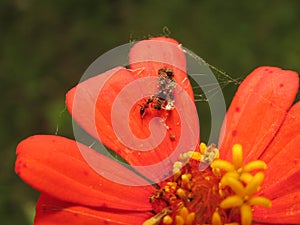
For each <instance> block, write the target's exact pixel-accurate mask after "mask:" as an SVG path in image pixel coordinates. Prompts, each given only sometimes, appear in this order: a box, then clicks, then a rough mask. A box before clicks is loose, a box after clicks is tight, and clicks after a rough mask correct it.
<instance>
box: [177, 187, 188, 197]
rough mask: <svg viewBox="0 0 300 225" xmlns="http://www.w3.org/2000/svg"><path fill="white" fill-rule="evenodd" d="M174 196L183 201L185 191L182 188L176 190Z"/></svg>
mask: <svg viewBox="0 0 300 225" xmlns="http://www.w3.org/2000/svg"><path fill="white" fill-rule="evenodd" d="M176 194H177V195H178V196H179V198H181V199H183V198H185V197H186V194H185V191H184V190H183V189H182V188H178V189H177V191H176Z"/></svg>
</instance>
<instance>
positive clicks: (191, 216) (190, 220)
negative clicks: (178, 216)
mask: <svg viewBox="0 0 300 225" xmlns="http://www.w3.org/2000/svg"><path fill="white" fill-rule="evenodd" d="M195 217H196V213H194V212H191V213H189V215H188V216H187V217H186V220H185V224H186V225H192V224H193V222H194V220H195Z"/></svg>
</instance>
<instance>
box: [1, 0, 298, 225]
mask: <svg viewBox="0 0 300 225" xmlns="http://www.w3.org/2000/svg"><path fill="white" fill-rule="evenodd" d="M299 12H300V2H299V1H297V0H295V1H265V0H264V1H251V2H250V1H237V0H236V1H233V0H228V1H208V0H206V1H196V0H186V1H183V0H182V1H179V0H174V1H155V0H151V1H150V0H144V1H137V0H136V1H126V0H125V1H117V0H111V1H109V0H106V1H105V0H98V1H96V0H87V1H86V0H77V1H58V0H44V1H38V0H2V1H0V45H1V46H0V76H1V77H0V87H1V95H0V100H1V104H2V106H1V111H0V113H1V114H0V123H1V126H0V127H1V130H0V140H1V163H0V179H1V181H0V185H1V186H0V221H1V222H0V223H1V224H21V225H29V224H32V219H33V214H34V204H35V201H36V199H37V196H38V193H37V192H35V191H33V190H32V189H31V188H30V187H28V186H27V185H26V184H24V183H23V182H22V181H21V180H20V179H19V178H18V177H17V176H16V175H15V174H14V169H13V168H14V160H15V148H16V145H17V143H18V142H19V141H21V140H22V139H24V138H26V137H28V136H30V135H33V134H37V133H47V134H54V133H55V132H56V131H57V129H58V134H60V135H64V136H68V137H72V127H71V120H70V117H69V115H68V113H67V112H66V110H65V105H64V95H65V93H66V91H67V90H68V89H70V88H71V87H73V86H74V85H76V83H77V82H78V81H79V79H80V77H81V76H82V74H83V73H84V71H85V69H86V68H87V67H88V65H89V64H90V63H91V62H93V61H94V60H95V59H96V58H97V57H98V56H100V55H101V54H103V53H104V52H106V51H108V50H110V49H112V48H114V47H116V46H118V45H120V44H125V43H127V42H129V41H130V40H139V39H143V38H147V37H149V36H158V35H162V34H166V33H168V32H169V31H170V36H171V37H173V38H176V39H177V40H179V41H180V42H181V43H183V45H184V46H185V47H187V48H189V49H191V50H192V51H194V52H195V53H197V54H198V55H200V56H201V57H202V58H204V59H205V60H206V61H207V62H208V63H210V64H212V65H214V66H216V67H218V68H220V69H222V70H224V71H226V72H227V73H228V74H230V76H231V77H233V78H239V79H242V78H243V77H244V76H245V75H246V74H247V73H249V72H250V71H251V70H253V69H254V68H255V67H257V66H260V65H277V66H279V67H282V68H286V69H293V70H296V71H299V70H300V64H299V61H300V44H299V42H300V13H299ZM164 27H167V28H168V30H169V31H167V29H164ZM235 89H236V85H228V86H227V87H224V91H226V96H227V103H228V102H230V99H231V98H232V95H233V92H234V91H235ZM200 104H201V103H200Z"/></svg>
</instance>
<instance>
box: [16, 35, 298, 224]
mask: <svg viewBox="0 0 300 225" xmlns="http://www.w3.org/2000/svg"><path fill="white" fill-rule="evenodd" d="M129 58H130V68H129V69H125V68H123V67H119V68H115V69H112V70H110V71H108V72H106V73H104V74H102V75H101V76H96V77H93V78H90V79H88V80H86V81H84V82H82V83H80V84H78V86H77V87H75V88H73V89H71V90H70V91H69V92H68V94H67V101H66V102H67V107H68V109H69V111H70V113H71V114H72V116H73V118H74V119H75V120H76V121H77V122H78V124H79V125H81V126H82V127H83V128H84V129H85V130H86V131H87V132H88V133H89V134H90V135H91V136H93V137H95V138H99V139H100V140H101V142H102V143H103V144H104V145H106V146H107V147H109V148H110V149H112V150H113V151H115V152H116V153H118V154H119V155H120V156H121V157H123V158H124V159H125V160H126V161H127V162H128V163H129V164H130V165H131V166H132V167H133V168H134V169H135V171H133V170H132V169H131V168H130V167H129V166H123V165H121V164H119V163H117V162H116V161H114V160H113V159H111V158H108V157H107V156H104V155H101V154H98V153H97V152H95V151H94V150H92V149H91V148H90V147H88V146H85V145H84V144H81V143H79V142H76V141H74V140H70V139H67V138H64V137H60V136H55V135H36V136H32V137H29V138H27V139H25V140H24V141H22V142H21V143H20V144H19V145H18V147H17V160H16V167H15V170H16V173H17V174H18V175H19V176H20V177H21V178H22V179H23V180H24V181H25V182H27V183H28V184H29V185H31V186H32V187H33V188H35V189H37V190H38V191H40V192H41V195H40V198H39V200H38V203H37V206H36V217H35V224H38V225H42V224H45V225H49V224H72V225H79V224H88V225H93V224H95V225H96V224H97V225H99V224H144V225H155V224H176V225H184V224H186V225H192V224H213V225H219V224H243V225H246V224H251V223H253V224H263V223H267V224H299V223H300V219H299V216H300V182H299V179H300V177H299V175H300V174H299V173H300V169H299V166H300V164H299V160H300V151H299V145H300V118H299V117H300V116H299V115H300V104H299V103H296V104H294V105H293V106H292V104H293V101H294V99H295V96H296V93H297V91H298V85H299V81H298V75H297V73H295V72H293V71H285V70H281V69H279V68H275V67H260V68H258V69H256V70H254V71H253V72H252V73H251V74H249V75H248V76H247V78H246V79H245V80H244V81H243V82H242V83H241V85H240V87H239V89H238V91H237V93H236V95H235V97H234V99H233V101H232V103H231V106H230V108H229V110H228V113H227V115H226V120H225V122H224V124H223V127H222V131H221V135H220V141H219V143H218V149H219V150H218V149H217V148H216V146H215V145H214V144H211V145H209V146H206V144H204V143H201V144H199V145H197V143H198V140H199V131H198V130H197V129H198V127H197V125H195V124H197V123H198V121H197V118H195V116H194V114H193V113H194V110H195V108H194V106H193V105H192V106H191V105H190V104H186V103H185V102H186V101H190V100H193V92H192V88H191V85H190V83H189V81H188V80H187V75H186V73H185V67H186V62H185V57H184V53H183V51H182V49H181V47H180V45H179V44H178V43H177V42H176V41H175V40H173V39H170V38H163V37H161V38H154V39H152V40H145V41H141V42H138V43H137V44H136V45H135V46H134V47H133V48H132V50H131V52H130V56H129ZM161 68H168V69H170V70H171V71H172V72H173V73H174V79H175V81H176V85H177V87H179V91H178V90H177V89H176V90H174V99H173V96H172V95H171V94H170V93H169V94H165V95H168V97H170V99H169V100H168V101H163V100H161V99H158V100H157V101H158V102H156V100H155V99H154V98H151V97H148V98H143V99H137V102H134V104H135V106H133V107H131V108H130V109H126V110H128V114H125V115H124V113H126V110H123V108H120V107H124V108H126V106H127V105H131V106H132V101H133V100H132V98H131V97H128V98H127V99H123V102H122V103H123V104H122V105H118V104H116V105H114V101H115V99H116V98H117V97H118V96H119V95H120V93H121V92H122V91H123V90H124V87H125V86H126V85H128V84H130V83H132V82H134V81H136V80H138V79H140V78H147V77H150V78H151V76H152V78H153V77H156V79H157V76H158V74H157V73H158V71H159V70H160V69H161ZM171 75H172V74H171ZM103 80H105V81H106V82H105V84H104V86H103V87H99V85H98V86H97V84H101V83H104V82H103ZM153 87H154V89H155V88H157V87H156V84H154V85H153ZM177 87H176V88H177ZM97 88H98V89H99V88H100V89H101V91H100V92H99V93H98V92H97V91H95V90H97ZM152 90H153V89H152ZM135 91H136V92H139V91H140V90H135ZM78 93H79V94H78ZM128 93H130V92H127V94H128ZM181 93H186V94H181ZM172 94H173V93H172ZM154 97H157V96H154ZM187 97H188V98H187ZM149 99H150V100H149ZM173 100H174V101H175V108H174V110H173V109H172V110H169V109H167V108H166V107H167V106H168V103H170V102H172V101H173ZM159 101H161V102H159ZM127 103H128V104H127ZM160 106H161V107H162V108H161V109H159V107H160ZM143 107H144V108H143ZM142 108H143V109H144V110H141V109H142ZM181 109H183V110H182V111H183V112H181V111H180V110H181ZM114 110H117V112H118V113H117V115H113V116H111V115H112V114H113V111H114ZM144 113H145V114H144ZM182 115H184V117H183V116H182ZM114 116H124V117H125V118H126V117H128V118H129V120H128V121H129V123H130V124H129V128H130V129H131V131H132V133H133V134H134V135H135V136H136V137H138V138H140V139H147V138H149V136H150V137H151V135H155V133H154V134H153V133H151V131H153V130H155V131H157V132H160V130H161V129H164V130H165V133H164V136H163V138H162V139H161V140H160V141H161V142H160V144H159V145H157V146H156V145H155V143H152V142H151V143H150V144H149V145H148V148H149V147H151V146H154V147H153V149H151V150H147V151H145V150H143V151H138V150H136V149H134V148H129V147H128V146H125V145H124V139H127V138H128V136H125V138H124V137H123V139H122V137H121V138H120V137H118V136H117V135H116V134H115V125H116V124H114V122H115V121H114V120H113V118H115V117H114ZM155 116H158V117H161V118H162V119H161V120H159V121H156V123H157V124H158V125H155V124H154V125H153V123H154V122H155V121H154V122H153V121H152V122H151V123H152V125H151V123H150V120H151V119H152V118H153V117H155ZM149 123H150V126H149V127H148V124H149ZM155 126H157V127H155ZM184 126H187V127H188V128H190V129H189V131H187V135H188V136H189V137H190V138H189V139H187V140H189V141H185V142H181V141H180V140H181V137H182V136H183V135H186V134H183V133H182V129H183V127H184ZM121 127H124V126H123V125H122V126H121ZM159 135H161V133H159ZM156 138H157V137H156ZM191 139H192V141H190V140H191ZM149 140H153V139H151V138H150V139H149ZM131 144H132V145H133V146H134V144H135V143H131ZM143 145H147V143H143ZM177 145H183V146H184V147H185V148H186V152H179V153H178V152H177V151H174V149H176V146H177ZM194 149H196V150H195V151H191V150H194ZM174 152H175V153H176V154H174ZM177 153H178V154H177ZM203 163H204V164H203ZM205 163H206V164H207V165H209V164H210V163H211V165H210V166H208V167H207V168H202V169H201V170H200V169H199V168H201V166H203V165H205ZM153 164H155V165H156V166H155V167H150V168H152V169H151V170H148V168H149V167H148V166H151V165H153ZM166 168H167V169H166ZM96 171H97V172H96ZM162 171H167V172H168V171H171V172H172V173H171V174H162ZM100 174H101V175H100ZM110 176H112V177H113V180H111V179H109V177H110ZM153 181H154V182H155V183H153ZM126 184H132V185H126Z"/></svg>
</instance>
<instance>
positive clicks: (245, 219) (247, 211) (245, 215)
mask: <svg viewBox="0 0 300 225" xmlns="http://www.w3.org/2000/svg"><path fill="white" fill-rule="evenodd" d="M251 222H252V209H251V207H250V206H249V205H247V204H243V205H242V206H241V225H250V224H251Z"/></svg>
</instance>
